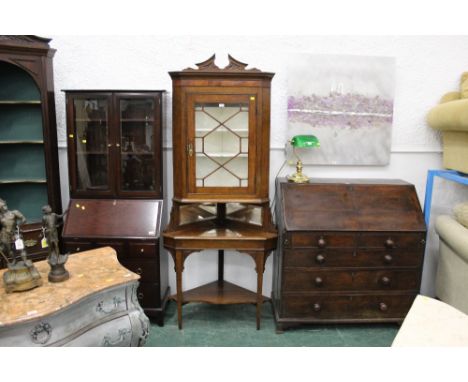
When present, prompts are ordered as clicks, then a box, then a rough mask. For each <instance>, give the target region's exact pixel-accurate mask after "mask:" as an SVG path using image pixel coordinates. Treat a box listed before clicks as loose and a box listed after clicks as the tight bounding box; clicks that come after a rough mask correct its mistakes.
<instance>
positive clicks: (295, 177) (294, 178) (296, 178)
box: [288, 172, 309, 183]
mask: <svg viewBox="0 0 468 382" xmlns="http://www.w3.org/2000/svg"><path fill="white" fill-rule="evenodd" d="M288 181H290V182H294V183H308V182H309V178H308V177H307V176H305V175H304V174H299V173H297V172H296V173H294V174H292V175H288Z"/></svg>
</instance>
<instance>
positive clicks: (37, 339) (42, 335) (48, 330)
mask: <svg viewBox="0 0 468 382" xmlns="http://www.w3.org/2000/svg"><path fill="white" fill-rule="evenodd" d="M29 335H30V336H31V341H32V342H34V343H35V344H39V345H44V344H46V343H47V341H49V340H50V337H51V336H52V326H51V325H50V324H49V323H48V322H40V323H39V324H37V325H36V326H35V327H34V328H33V329H31V331H30V332H29Z"/></svg>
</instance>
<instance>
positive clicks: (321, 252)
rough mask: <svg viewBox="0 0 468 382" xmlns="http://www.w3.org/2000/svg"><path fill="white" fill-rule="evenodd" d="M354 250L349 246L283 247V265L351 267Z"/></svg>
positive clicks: (355, 263)
mask: <svg viewBox="0 0 468 382" xmlns="http://www.w3.org/2000/svg"><path fill="white" fill-rule="evenodd" d="M354 253H355V251H354V250H353V249H351V248H343V249H318V248H301V249H285V250H284V260H283V265H284V266H285V267H307V268H308V267H345V266H346V267H352V266H357V265H359V264H358V263H357V262H356V259H355V256H354Z"/></svg>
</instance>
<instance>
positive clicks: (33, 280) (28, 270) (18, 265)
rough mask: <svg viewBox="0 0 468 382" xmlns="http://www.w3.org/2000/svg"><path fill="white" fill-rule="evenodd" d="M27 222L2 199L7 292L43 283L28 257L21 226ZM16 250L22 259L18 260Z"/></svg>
mask: <svg viewBox="0 0 468 382" xmlns="http://www.w3.org/2000/svg"><path fill="white" fill-rule="evenodd" d="M25 222H26V218H25V217H24V215H23V214H22V213H21V212H19V211H17V210H12V211H10V210H9V209H8V206H7V204H6V202H5V201H4V200H3V199H0V226H1V230H0V254H1V255H2V256H3V257H4V258H5V261H6V263H7V267H8V270H7V271H6V272H5V273H4V274H3V283H4V285H5V290H6V292H7V293H11V292H21V291H26V290H29V289H33V288H36V287H38V286H41V285H42V279H41V275H40V274H39V272H38V271H37V269H36V267H35V266H34V265H33V263H32V261H31V260H28V259H27V253H26V250H25V249H24V243H23V239H22V237H21V233H20V229H19V226H20V225H21V224H23V223H25ZM16 252H19V254H20V257H21V260H19V261H17V258H16Z"/></svg>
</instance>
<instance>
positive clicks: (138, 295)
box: [137, 292, 145, 300]
mask: <svg viewBox="0 0 468 382" xmlns="http://www.w3.org/2000/svg"><path fill="white" fill-rule="evenodd" d="M137 297H138V300H143V297H145V295H144V294H143V293H141V292H140V293H138V294H137Z"/></svg>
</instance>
